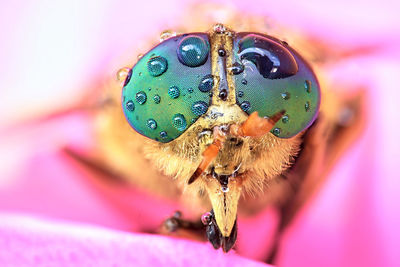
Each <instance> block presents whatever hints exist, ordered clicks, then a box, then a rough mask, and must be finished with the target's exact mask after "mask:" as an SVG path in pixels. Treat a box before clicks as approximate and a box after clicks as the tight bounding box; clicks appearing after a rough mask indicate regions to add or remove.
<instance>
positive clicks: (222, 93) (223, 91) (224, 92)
mask: <svg viewBox="0 0 400 267" xmlns="http://www.w3.org/2000/svg"><path fill="white" fill-rule="evenodd" d="M218 97H219V98H221V100H223V101H225V100H226V98H227V97H228V91H227V90H226V89H225V88H224V89H221V91H219V94H218Z"/></svg>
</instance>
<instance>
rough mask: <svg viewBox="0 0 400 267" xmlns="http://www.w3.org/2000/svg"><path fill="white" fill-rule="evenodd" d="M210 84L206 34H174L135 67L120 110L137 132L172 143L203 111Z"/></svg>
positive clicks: (123, 94)
mask: <svg viewBox="0 0 400 267" xmlns="http://www.w3.org/2000/svg"><path fill="white" fill-rule="evenodd" d="M212 86H213V77H212V76H211V60H210V44H209V38H208V35H207V34H205V33H191V34H184V35H180V36H175V37H172V38H170V39H167V40H165V41H164V42H162V43H160V44H159V45H157V46H156V47H154V48H153V49H152V50H150V51H149V52H148V53H147V54H145V55H144V56H143V57H142V58H141V59H140V60H139V61H138V62H137V63H136V64H135V65H134V66H133V68H132V69H131V71H130V72H129V79H127V80H126V82H125V85H124V88H123V92H122V107H123V111H124V114H125V117H126V118H127V120H128V122H129V124H130V125H131V126H132V128H133V129H135V130H136V131H137V132H138V133H140V134H142V135H144V136H146V137H148V138H151V139H153V140H156V141H159V142H163V143H166V142H170V141H172V140H174V139H176V138H177V137H179V136H180V135H181V134H182V133H184V132H185V131H186V130H187V129H188V128H189V127H190V125H192V124H193V123H194V122H195V121H196V120H197V119H198V118H199V117H200V116H201V115H202V114H204V113H205V112H206V111H207V109H208V107H209V105H210V95H209V93H210V90H211V88H212Z"/></svg>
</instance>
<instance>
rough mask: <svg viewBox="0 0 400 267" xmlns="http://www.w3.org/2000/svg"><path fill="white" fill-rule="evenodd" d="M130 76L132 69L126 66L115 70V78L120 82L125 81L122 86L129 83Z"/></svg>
mask: <svg viewBox="0 0 400 267" xmlns="http://www.w3.org/2000/svg"><path fill="white" fill-rule="evenodd" d="M131 76H132V69H130V68H128V67H125V68H122V69H120V70H119V71H118V72H117V80H118V81H119V82H121V83H122V82H125V84H124V86H125V85H127V84H128V83H129V80H130V79H131Z"/></svg>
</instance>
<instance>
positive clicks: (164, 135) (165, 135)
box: [160, 131, 168, 139]
mask: <svg viewBox="0 0 400 267" xmlns="http://www.w3.org/2000/svg"><path fill="white" fill-rule="evenodd" d="M160 137H161V138H162V139H165V138H167V137H168V134H167V132H166V131H162V132H160Z"/></svg>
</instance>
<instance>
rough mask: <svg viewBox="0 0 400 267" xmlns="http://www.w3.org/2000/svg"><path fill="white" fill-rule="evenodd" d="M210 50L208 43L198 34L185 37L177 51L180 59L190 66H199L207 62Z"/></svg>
mask: <svg viewBox="0 0 400 267" xmlns="http://www.w3.org/2000/svg"><path fill="white" fill-rule="evenodd" d="M208 52H209V46H208V43H207V42H206V41H205V40H204V39H203V38H202V37H199V36H196V35H188V36H186V37H184V38H183V39H182V40H181V42H180V43H179V45H178V48H177V51H176V53H177V55H178V59H179V61H180V62H181V63H182V64H183V65H185V66H188V67H198V66H201V65H203V64H204V63H206V61H207V58H208Z"/></svg>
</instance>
